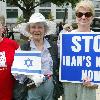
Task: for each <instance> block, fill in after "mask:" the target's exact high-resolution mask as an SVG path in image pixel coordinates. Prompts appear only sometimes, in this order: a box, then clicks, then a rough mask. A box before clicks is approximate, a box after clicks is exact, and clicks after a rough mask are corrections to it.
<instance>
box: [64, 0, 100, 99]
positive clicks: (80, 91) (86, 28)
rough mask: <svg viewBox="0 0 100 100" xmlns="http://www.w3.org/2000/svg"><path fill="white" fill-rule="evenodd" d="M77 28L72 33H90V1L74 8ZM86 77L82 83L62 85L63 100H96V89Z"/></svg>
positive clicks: (92, 9) (91, 9)
mask: <svg viewBox="0 0 100 100" xmlns="http://www.w3.org/2000/svg"><path fill="white" fill-rule="evenodd" d="M75 12H76V22H77V24H78V28H77V29H76V30H73V31H72V32H92V31H91V30H90V25H91V23H92V20H93V17H94V6H93V4H92V2H91V1H88V0H86V1H80V2H79V3H78V4H77V5H76V8H75ZM97 87H98V86H97V85H93V84H92V83H91V82H90V78H89V77H86V78H84V79H83V84H82V83H70V82H69V83H64V100H96V88H97Z"/></svg>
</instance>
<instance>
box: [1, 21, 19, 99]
mask: <svg viewBox="0 0 100 100" xmlns="http://www.w3.org/2000/svg"><path fill="white" fill-rule="evenodd" d="M4 28H5V27H4V25H3V24H2V23H0V100H12V99H13V87H14V79H12V74H11V66H12V62H13V60H14V53H15V50H17V49H18V48H19V45H18V44H17V43H16V42H15V41H13V40H11V39H8V38H5V37H2V33H3V32H4Z"/></svg>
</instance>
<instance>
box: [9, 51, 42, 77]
mask: <svg viewBox="0 0 100 100" xmlns="http://www.w3.org/2000/svg"><path fill="white" fill-rule="evenodd" d="M11 73H12V74H14V73H17V74H24V75H34V74H35V73H36V74H41V52H40V51H15V55H14V61H13V64H12V68H11Z"/></svg>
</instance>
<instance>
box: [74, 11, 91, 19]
mask: <svg viewBox="0 0 100 100" xmlns="http://www.w3.org/2000/svg"><path fill="white" fill-rule="evenodd" d="M83 15H85V17H87V18H89V17H91V16H92V13H91V12H86V13H82V12H77V13H76V16H77V17H78V18H81V17H82V16H83Z"/></svg>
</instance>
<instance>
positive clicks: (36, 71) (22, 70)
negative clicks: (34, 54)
mask: <svg viewBox="0 0 100 100" xmlns="http://www.w3.org/2000/svg"><path fill="white" fill-rule="evenodd" d="M11 71H19V72H26V73H39V74H41V70H27V69H18V68H12V69H11Z"/></svg>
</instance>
